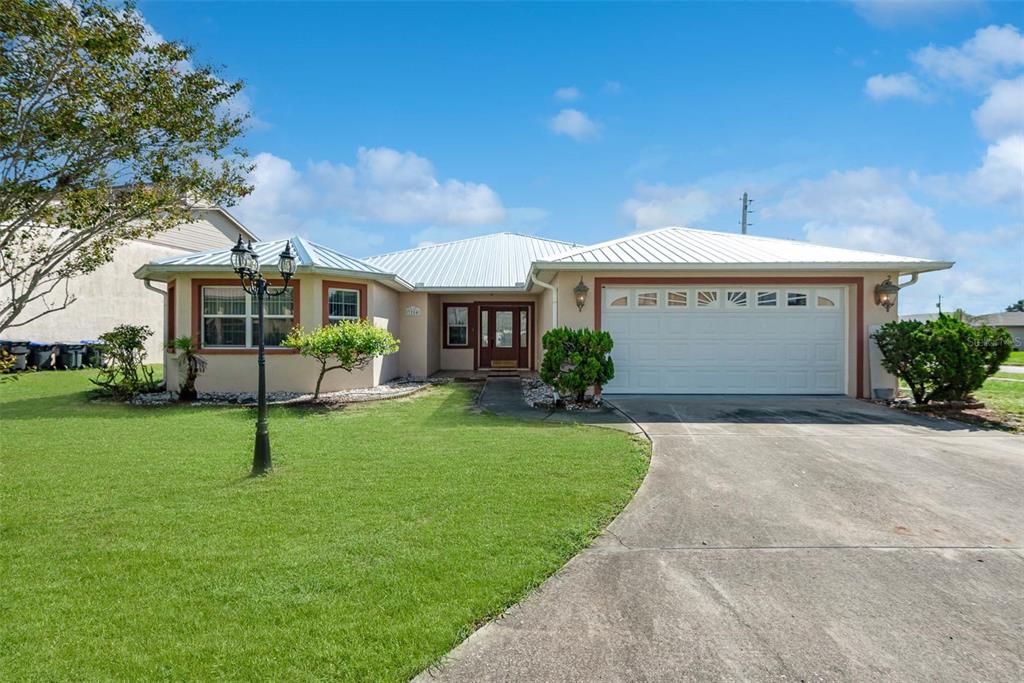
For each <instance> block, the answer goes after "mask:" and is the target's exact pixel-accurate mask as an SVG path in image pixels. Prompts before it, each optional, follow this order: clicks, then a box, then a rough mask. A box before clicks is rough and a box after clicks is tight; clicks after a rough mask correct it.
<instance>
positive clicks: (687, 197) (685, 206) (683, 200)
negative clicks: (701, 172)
mask: <svg viewBox="0 0 1024 683" xmlns="http://www.w3.org/2000/svg"><path fill="white" fill-rule="evenodd" d="M634 195H635V196H634V197H632V198H630V199H627V200H626V201H625V202H623V204H622V211H623V212H624V213H625V214H626V215H627V216H629V217H630V218H631V219H632V220H633V224H634V225H635V226H636V228H637V229H638V230H648V229H652V228H661V227H665V226H669V225H674V226H693V225H696V224H698V223H700V221H702V220H704V219H705V218H708V217H709V216H711V215H713V214H714V213H715V212H716V211H717V209H718V206H717V204H716V201H715V198H714V197H713V196H712V195H711V194H710V193H709V192H707V191H706V190H703V189H701V188H699V187H696V186H682V185H666V184H664V183H659V184H656V185H648V184H646V183H641V184H639V185H637V187H636V191H635V193H634Z"/></svg>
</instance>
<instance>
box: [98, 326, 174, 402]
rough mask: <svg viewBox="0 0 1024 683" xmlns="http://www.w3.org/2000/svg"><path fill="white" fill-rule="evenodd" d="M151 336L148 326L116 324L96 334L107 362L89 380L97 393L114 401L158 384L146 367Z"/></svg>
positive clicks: (150, 370) (154, 388)
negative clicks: (97, 390) (95, 375)
mask: <svg viewBox="0 0 1024 683" xmlns="http://www.w3.org/2000/svg"><path fill="white" fill-rule="evenodd" d="M152 336H153V330H151V329H150V328H149V326H148V325H118V326H117V327H115V328H114V329H112V330H111V331H110V332H106V333H104V334H101V335H100V341H101V342H103V355H104V357H105V358H106V360H107V363H106V365H105V366H104V367H102V368H100V374H99V377H97V378H96V379H93V380H91V381H92V383H93V384H95V385H96V386H98V387H99V393H101V394H103V395H106V396H110V397H111V398H115V399H118V400H125V399H129V398H134V397H136V396H138V395H139V394H143V393H146V392H149V391H155V390H156V389H157V387H158V385H159V382H157V381H156V380H155V379H154V378H153V370H152V369H151V368H148V367H146V365H145V362H146V340H147V339H149V338H150V337H152Z"/></svg>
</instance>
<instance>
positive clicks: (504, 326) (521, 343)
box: [476, 303, 533, 370]
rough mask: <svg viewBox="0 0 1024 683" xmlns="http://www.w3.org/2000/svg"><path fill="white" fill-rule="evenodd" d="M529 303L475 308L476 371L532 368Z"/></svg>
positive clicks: (531, 327)
mask: <svg viewBox="0 0 1024 683" xmlns="http://www.w3.org/2000/svg"><path fill="white" fill-rule="evenodd" d="M532 308H533V305H532V304H530V303H517V304H477V305H476V309H477V313H476V315H477V321H476V322H477V329H478V330H479V334H478V335H477V336H476V337H477V338H476V345H477V347H476V357H477V363H476V367H477V368H479V369H489V368H495V369H496V368H501V369H509V370H515V369H529V368H531V367H532V366H533V363H532V352H533V344H531V343H530V339H531V337H532V336H533V334H532V332H533V326H532V318H533V316H532V315H531V309H532Z"/></svg>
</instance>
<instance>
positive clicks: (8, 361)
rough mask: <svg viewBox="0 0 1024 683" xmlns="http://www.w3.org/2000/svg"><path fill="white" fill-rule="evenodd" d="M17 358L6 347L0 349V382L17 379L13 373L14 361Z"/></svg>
mask: <svg viewBox="0 0 1024 683" xmlns="http://www.w3.org/2000/svg"><path fill="white" fill-rule="evenodd" d="M16 361H17V359H16V358H15V357H14V354H13V353H11V352H10V351H8V350H7V349H0V383H3V382H9V381H11V380H15V379H18V376H17V375H15V374H14V363H15V362H16Z"/></svg>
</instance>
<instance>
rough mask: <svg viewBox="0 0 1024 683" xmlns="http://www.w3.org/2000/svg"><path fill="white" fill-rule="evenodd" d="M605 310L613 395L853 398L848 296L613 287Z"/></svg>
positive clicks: (824, 290) (822, 291) (805, 290)
mask: <svg viewBox="0 0 1024 683" xmlns="http://www.w3.org/2000/svg"><path fill="white" fill-rule="evenodd" d="M601 305H602V306H603V308H602V311H601V328H602V329H604V330H607V331H608V332H610V333H611V335H612V339H613V340H614V342H615V346H614V348H613V350H612V359H613V360H614V361H615V378H614V379H613V380H612V381H611V382H610V383H609V384H608V385H607V386H606V387H605V391H606V392H608V393H620V394H622V393H650V394H659V393H661V394H673V393H677V394H719V393H721V394H842V393H845V392H846V377H847V373H846V358H847V353H846V338H847V333H846V327H847V325H846V321H847V317H846V290H845V288H837V287H786V286H778V287H774V286H773V287H751V286H740V285H737V286H735V287H730V286H728V285H726V286H717V287H710V286H708V287H698V286H694V287H668V286H647V287H614V286H607V287H605V288H604V292H603V297H602V302H601Z"/></svg>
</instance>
